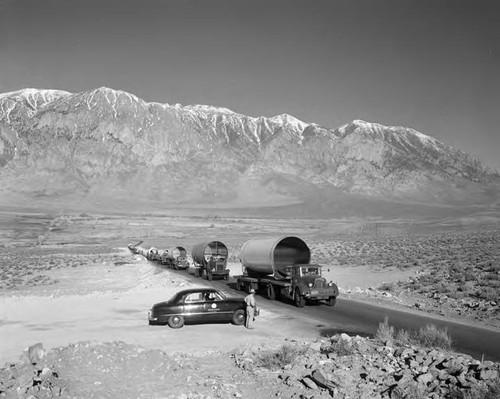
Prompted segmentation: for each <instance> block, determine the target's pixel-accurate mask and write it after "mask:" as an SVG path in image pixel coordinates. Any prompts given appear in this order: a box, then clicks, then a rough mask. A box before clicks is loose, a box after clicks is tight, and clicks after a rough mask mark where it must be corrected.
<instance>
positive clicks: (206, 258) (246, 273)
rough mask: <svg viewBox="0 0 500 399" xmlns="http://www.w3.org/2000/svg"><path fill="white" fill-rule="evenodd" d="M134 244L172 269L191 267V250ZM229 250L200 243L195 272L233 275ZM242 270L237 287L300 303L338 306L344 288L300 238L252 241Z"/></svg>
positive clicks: (215, 276)
mask: <svg viewBox="0 0 500 399" xmlns="http://www.w3.org/2000/svg"><path fill="white" fill-rule="evenodd" d="M141 243H142V241H141V242H139V243H137V244H129V246H128V247H129V249H130V250H131V251H132V252H133V253H136V254H140V255H143V256H144V257H146V259H148V260H150V261H154V262H157V263H160V264H161V265H165V266H166V267H168V268H173V269H176V270H179V269H188V268H189V266H190V264H189V261H188V259H187V251H186V249H185V248H184V247H181V246H177V247H174V248H171V249H165V250H163V251H160V250H158V249H157V248H156V247H151V248H150V249H145V248H142V247H140V244H141ZM228 257H229V251H228V248H227V246H226V245H225V244H224V243H223V242H221V241H207V242H202V243H199V244H196V245H195V246H194V247H193V248H192V251H191V258H192V261H193V267H194V275H195V276H196V277H202V278H203V279H206V280H212V279H225V280H228V279H229V269H228V268H227V261H228ZM240 261H241V265H242V269H243V273H242V275H239V276H234V279H235V280H236V288H237V289H238V290H240V291H246V292H249V291H250V289H252V288H253V289H255V290H256V291H257V292H260V293H264V295H265V297H266V298H268V299H270V300H274V299H285V300H291V301H293V303H294V304H295V305H296V306H297V307H303V306H305V304H306V302H307V301H309V302H320V301H321V302H325V303H326V304H327V305H329V306H334V305H335V302H336V299H337V296H338V295H339V290H338V287H337V285H336V284H334V283H333V282H331V281H329V282H327V281H326V279H325V278H324V277H323V276H322V267H321V265H318V264H316V263H311V250H310V249H309V247H308V246H307V244H306V243H305V242H304V241H303V240H302V239H300V238H298V237H293V236H288V237H278V238H265V239H252V240H248V241H247V242H245V243H244V244H243V245H242V246H241V250H240Z"/></svg>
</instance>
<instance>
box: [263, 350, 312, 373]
mask: <svg viewBox="0 0 500 399" xmlns="http://www.w3.org/2000/svg"><path fill="white" fill-rule="evenodd" d="M306 351H307V348H305V347H297V346H292V345H282V346H280V347H279V348H278V349H276V350H268V351H265V352H263V353H260V354H259V355H258V357H257V365H258V366H259V367H264V368H266V369H269V370H277V369H281V368H283V367H285V366H286V365H287V364H292V363H293V362H294V360H295V359H296V358H298V357H299V356H302V355H303V354H304V353H305V352H306Z"/></svg>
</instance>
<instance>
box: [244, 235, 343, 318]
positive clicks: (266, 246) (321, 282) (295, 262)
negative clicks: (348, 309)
mask: <svg viewBox="0 0 500 399" xmlns="http://www.w3.org/2000/svg"><path fill="white" fill-rule="evenodd" d="M240 260H241V265H242V267H243V275H241V276H237V277H236V287H237V289H238V290H240V291H247V292H248V291H250V289H251V288H253V289H255V290H256V291H257V292H263V293H264V294H265V296H266V297H267V298H268V299H270V300H274V299H276V298H280V299H291V300H292V301H293V302H294V303H295V305H296V306H297V307H299V308H301V307H303V306H304V305H305V303H306V300H307V301H315V302H318V301H324V302H325V303H326V304H327V305H329V306H334V305H335V302H336V300H337V296H338V295H339V290H338V287H337V285H336V284H334V283H333V282H331V281H330V282H327V281H326V279H325V278H323V277H322V275H321V266H320V265H318V264H312V263H310V262H311V251H310V249H309V247H308V246H307V244H306V243H305V242H304V241H303V240H301V239H300V238H298V237H279V238H267V239H253V240H249V241H247V242H245V243H244V244H243V245H242V247H241V252H240Z"/></svg>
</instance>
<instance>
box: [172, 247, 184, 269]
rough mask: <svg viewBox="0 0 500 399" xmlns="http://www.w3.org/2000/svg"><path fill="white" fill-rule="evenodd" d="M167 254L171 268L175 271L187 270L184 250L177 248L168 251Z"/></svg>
mask: <svg viewBox="0 0 500 399" xmlns="http://www.w3.org/2000/svg"><path fill="white" fill-rule="evenodd" d="M168 252H169V258H170V262H171V267H173V268H174V269H175V270H180V269H187V268H188V267H189V261H188V259H187V251H186V248H184V247H181V246H177V247H174V248H171V249H169V250H168Z"/></svg>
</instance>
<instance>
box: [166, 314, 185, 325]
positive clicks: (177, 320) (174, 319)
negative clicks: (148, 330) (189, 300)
mask: <svg viewBox="0 0 500 399" xmlns="http://www.w3.org/2000/svg"><path fill="white" fill-rule="evenodd" d="M167 324H168V326H169V327H171V328H181V327H182V326H183V325H184V317H182V316H170V317H169V318H168V319H167Z"/></svg>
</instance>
